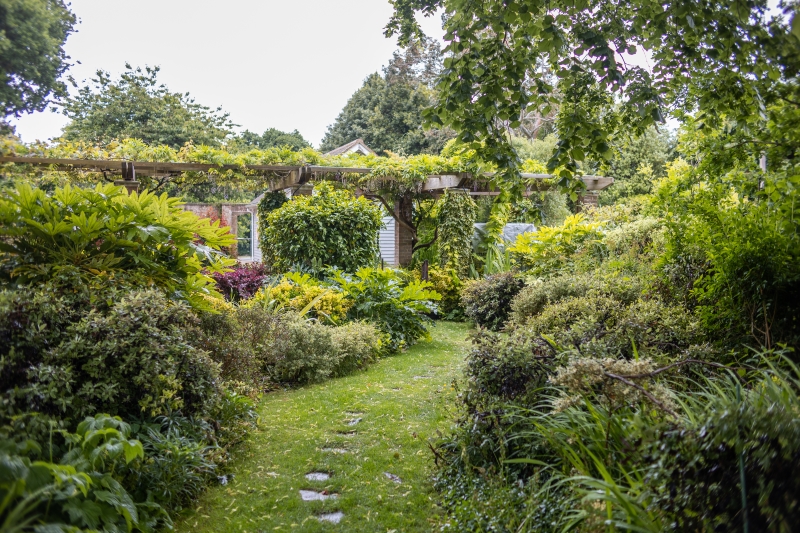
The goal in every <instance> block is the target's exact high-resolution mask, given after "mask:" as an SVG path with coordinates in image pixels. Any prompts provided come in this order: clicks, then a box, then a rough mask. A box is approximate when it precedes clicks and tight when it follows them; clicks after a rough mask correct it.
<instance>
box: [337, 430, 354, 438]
mask: <svg viewBox="0 0 800 533" xmlns="http://www.w3.org/2000/svg"><path fill="white" fill-rule="evenodd" d="M336 433H338V434H339V435H343V436H345V437H355V436H356V435H358V432H357V431H337V432H336Z"/></svg>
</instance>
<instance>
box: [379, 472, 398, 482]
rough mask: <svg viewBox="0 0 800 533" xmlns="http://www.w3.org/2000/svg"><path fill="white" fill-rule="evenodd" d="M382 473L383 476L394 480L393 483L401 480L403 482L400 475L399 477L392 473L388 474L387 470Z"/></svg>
mask: <svg viewBox="0 0 800 533" xmlns="http://www.w3.org/2000/svg"><path fill="white" fill-rule="evenodd" d="M383 475H384V476H386V477H388V478H389V479H391V480H392V481H394V482H395V483H402V482H403V481H402V480H401V479H400V477H399V476H395V475H394V474H390V473H389V472H384V473H383Z"/></svg>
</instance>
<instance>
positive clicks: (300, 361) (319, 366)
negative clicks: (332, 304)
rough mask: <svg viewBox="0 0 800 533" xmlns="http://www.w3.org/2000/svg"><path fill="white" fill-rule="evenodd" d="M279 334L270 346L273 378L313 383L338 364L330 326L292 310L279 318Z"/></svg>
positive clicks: (322, 378)
mask: <svg viewBox="0 0 800 533" xmlns="http://www.w3.org/2000/svg"><path fill="white" fill-rule="evenodd" d="M280 327H281V329H282V330H283V331H282V335H281V337H280V339H277V342H274V343H273V345H272V347H271V354H272V357H271V358H272V359H273V360H274V364H273V366H271V367H270V368H268V371H269V372H271V374H272V376H273V377H274V379H275V381H279V382H282V383H298V384H305V383H315V382H319V381H324V380H325V379H327V378H329V377H330V376H331V375H332V374H333V372H334V370H335V369H336V367H337V364H338V355H337V353H336V351H335V347H334V344H333V339H332V336H331V328H329V327H327V326H323V325H322V324H320V323H318V322H316V321H311V320H305V319H304V318H302V317H300V316H298V315H296V314H292V313H289V314H286V315H284V316H283V317H282V319H281V326H280Z"/></svg>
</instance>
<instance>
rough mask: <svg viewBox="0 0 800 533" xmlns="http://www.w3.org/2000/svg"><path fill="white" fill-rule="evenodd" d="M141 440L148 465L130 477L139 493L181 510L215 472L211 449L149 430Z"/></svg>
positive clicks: (177, 434) (173, 433)
mask: <svg viewBox="0 0 800 533" xmlns="http://www.w3.org/2000/svg"><path fill="white" fill-rule="evenodd" d="M139 439H140V440H141V442H142V445H143V446H144V452H145V454H146V456H147V461H145V462H144V463H143V464H140V465H137V468H135V469H132V471H131V473H130V474H129V475H130V476H131V477H132V479H133V482H134V483H135V484H136V486H137V489H138V492H139V493H140V494H142V495H143V496H144V497H145V498H147V499H148V500H151V501H154V502H156V503H158V504H159V505H161V506H163V507H165V508H167V509H170V510H180V509H182V508H183V506H184V505H186V504H187V503H189V502H190V501H191V500H192V498H194V497H196V496H197V495H198V494H200V493H201V492H202V491H203V489H205V487H206V485H207V483H208V480H209V479H210V478H211V476H212V475H213V474H214V473H215V471H216V465H215V464H214V463H213V462H212V461H211V460H210V459H209V457H208V456H207V455H208V448H209V447H208V446H207V445H206V444H205V443H204V442H201V441H198V440H195V439H192V438H190V437H186V436H184V435H181V434H180V431H176V430H172V431H169V430H168V431H163V430H162V431H158V430H155V429H149V430H148V431H146V432H144V433H141V434H140V435H139Z"/></svg>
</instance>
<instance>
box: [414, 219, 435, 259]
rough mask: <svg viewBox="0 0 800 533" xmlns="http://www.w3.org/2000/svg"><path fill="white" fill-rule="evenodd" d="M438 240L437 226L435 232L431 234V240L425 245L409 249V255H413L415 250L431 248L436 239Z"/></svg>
mask: <svg viewBox="0 0 800 533" xmlns="http://www.w3.org/2000/svg"><path fill="white" fill-rule="evenodd" d="M438 238H439V226H436V230H435V231H434V232H433V239H431V240H429V241H428V242H426V243H425V244H418V245H416V246H414V247H413V248H411V253H412V254H413V253H414V252H416V251H417V250H422V249H423V248H427V247H429V246H431V245H432V244H433V243H435V242H436V239H438Z"/></svg>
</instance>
